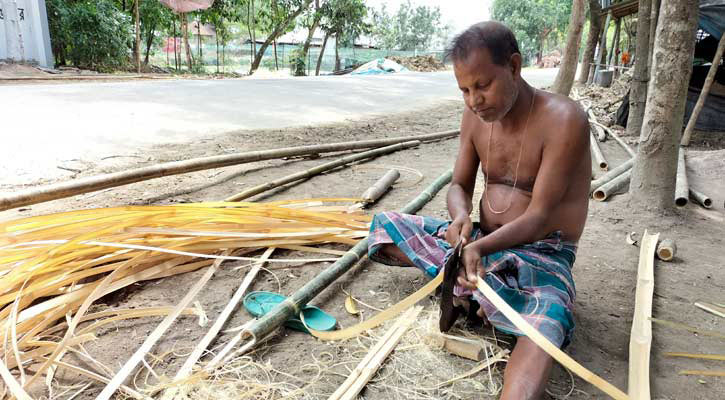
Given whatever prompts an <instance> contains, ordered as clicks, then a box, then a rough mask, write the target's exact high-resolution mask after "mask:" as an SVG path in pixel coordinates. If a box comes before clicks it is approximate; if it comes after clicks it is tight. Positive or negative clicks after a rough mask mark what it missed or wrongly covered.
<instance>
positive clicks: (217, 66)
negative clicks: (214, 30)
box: [214, 34, 219, 74]
mask: <svg viewBox="0 0 725 400" xmlns="http://www.w3.org/2000/svg"><path fill="white" fill-rule="evenodd" d="M214 37H215V38H216V73H217V74H218V73H219V35H218V34H217V35H214Z"/></svg>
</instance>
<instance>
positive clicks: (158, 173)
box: [0, 130, 459, 211]
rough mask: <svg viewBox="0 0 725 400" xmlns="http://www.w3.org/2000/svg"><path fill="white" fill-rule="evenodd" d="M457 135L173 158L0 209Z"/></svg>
mask: <svg viewBox="0 0 725 400" xmlns="http://www.w3.org/2000/svg"><path fill="white" fill-rule="evenodd" d="M458 134H459V131H458V130H452V131H446V132H438V133H430V134H425V135H415V136H407V137H396V138H387V139H375V140H363V141H356V142H344V143H331V144H323V145H312V146H301V147H287V148H281V149H274V150H260V151H252V152H247V153H237V154H228V155H222V156H211V157H202V158H195V159H191V160H185V161H175V162H170V163H164V164H157V165H152V166H148V167H142V168H136V169H131V170H126V171H121V172H114V173H110V174H105V175H99V176H91V177H88V178H80V179H74V180H72V181H70V182H61V183H57V184H52V185H48V186H44V187H40V188H32V189H26V190H18V191H15V192H14V193H11V194H6V195H4V196H2V197H0V211H3V210H8V209H11V208H16V207H21V206H27V205H30V204H37V203H42V202H45V201H50V200H56V199H61V198H65V197H70V196H75V195H78V194H82V193H88V192H93V191H96V190H101V189H106V188H111V187H117V186H122V185H127V184H129V183H134V182H140V181H144V180H149V179H154V178H160V177H163V176H171V175H177V174H183V173H187V172H194V171H201V170H205V169H213V168H221V167H228V166H231V165H238V164H244V163H249V162H254V161H263V160H270V159H278V158H284V157H294V156H303V155H310V154H320V153H330V152H336V151H346V150H357V149H366V148H372V147H382V146H389V145H391V144H396V143H403V142H409V141H411V140H419V141H421V142H426V141H432V140H440V139H445V138H451V137H454V136H458Z"/></svg>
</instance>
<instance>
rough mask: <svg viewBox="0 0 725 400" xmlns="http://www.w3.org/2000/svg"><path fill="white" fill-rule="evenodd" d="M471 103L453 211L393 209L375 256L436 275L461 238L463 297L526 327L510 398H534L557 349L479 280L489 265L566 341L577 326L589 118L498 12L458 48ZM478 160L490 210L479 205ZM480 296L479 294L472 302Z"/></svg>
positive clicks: (549, 333)
mask: <svg viewBox="0 0 725 400" xmlns="http://www.w3.org/2000/svg"><path fill="white" fill-rule="evenodd" d="M448 54H449V57H450V59H451V60H452V61H453V66H454V73H455V76H456V80H457V82H458V86H459V88H460V89H461V92H462V94H463V99H464V100H465V103H466V109H465V111H464V112H463V118H462V122H461V138H460V140H461V142H460V148H459V153H458V158H457V159H456V163H455V169H454V174H453V181H452V183H451V186H450V189H449V190H448V212H449V214H450V217H451V221H450V222H446V221H440V220H436V219H433V218H428V217H419V216H412V215H403V214H399V213H394V212H385V213H381V214H378V215H376V216H375V218H374V220H373V223H372V226H371V228H370V230H371V235H370V247H369V254H370V256H371V258H373V259H375V260H378V261H382V262H385V263H388V264H398V265H412V266H416V267H418V268H420V269H422V270H423V271H425V272H426V273H428V274H429V275H430V276H435V275H436V274H437V273H438V272H439V271H440V269H441V267H442V265H444V263H445V260H446V259H447V257H449V256H450V254H451V253H452V247H453V246H454V245H455V244H456V243H457V242H458V240H459V239H460V240H462V241H463V242H464V245H465V247H464V248H463V254H462V262H463V265H464V266H465V269H464V268H461V272H460V275H459V277H458V282H457V285H456V287H455V289H454V294H455V296H456V299H457V304H460V305H461V306H463V307H466V308H470V307H474V306H478V313H479V315H481V316H482V317H485V318H486V319H487V320H488V321H489V322H490V323H491V324H492V325H493V326H494V327H495V328H497V329H499V330H501V331H504V332H506V333H511V334H514V335H516V336H518V340H517V343H516V345H515V347H514V350H513V353H512V354H511V359H510V360H509V362H508V365H507V366H506V371H505V374H504V388H503V393H502V395H501V398H502V399H516V400H521V399H536V398H539V397H540V396H541V395H542V393H543V391H544V388H545V385H546V382H547V379H548V376H549V371H550V369H551V365H552V359H551V358H550V357H549V356H548V355H547V354H546V353H545V352H544V351H543V350H541V349H540V348H539V347H538V346H537V345H536V344H534V342H532V341H531V340H530V339H529V338H527V337H525V336H522V333H521V332H520V331H519V330H518V329H516V327H515V326H513V325H512V324H511V323H510V322H509V321H508V319H506V318H505V317H504V316H503V315H501V313H500V312H499V311H498V310H497V309H496V307H495V306H493V305H492V304H490V303H489V302H488V301H487V300H486V299H485V298H484V297H483V295H482V294H481V293H480V292H478V290H476V286H475V282H476V276H477V275H478V276H481V277H482V278H483V279H484V280H485V281H486V282H487V283H488V284H489V285H490V286H491V287H492V288H493V289H494V290H495V291H496V292H497V293H498V294H499V295H501V297H503V299H504V300H506V301H507V302H508V303H509V304H510V305H511V306H512V307H513V308H514V309H516V310H517V311H518V312H519V313H521V314H522V315H523V317H524V318H525V319H526V320H527V321H528V322H530V323H531V324H532V325H533V326H534V327H536V328H537V329H538V330H539V331H540V332H541V333H542V334H543V335H544V336H546V337H547V338H548V339H549V340H551V341H552V342H553V343H554V344H556V345H557V346H560V347H563V346H566V345H567V344H568V343H569V341H570V340H571V334H572V331H573V329H574V320H573V316H572V310H573V302H574V296H575V290H574V281H573V279H572V276H571V267H572V266H573V264H574V259H575V255H576V243H577V241H578V240H579V237H580V236H581V234H582V230H583V229H584V223H585V221H586V216H587V205H588V193H589V181H590V176H591V175H590V174H591V159H590V154H589V124H588V122H587V118H586V116H585V114H584V112H583V111H582V110H581V109H580V108H579V107H578V106H577V105H576V104H575V103H574V102H572V101H571V100H570V99H568V98H566V97H563V96H559V95H555V94H551V93H547V92H544V91H541V90H537V89H535V88H533V87H531V86H530V85H529V84H528V83H526V81H524V80H523V79H522V78H521V62H522V60H521V54H520V52H519V49H518V44H517V42H516V38H515V37H514V35H513V33H512V32H511V31H510V30H509V29H508V28H507V27H506V26H504V25H502V24H500V23H497V22H483V23H479V24H476V25H473V26H471V27H470V28H469V29H467V30H466V31H465V32H463V33H462V34H460V35H459V36H458V37H456V38H455V39H454V41H453V43H452V45H451V47H450V49H449V52H448ZM479 166H480V167H481V169H482V172H483V175H484V178H483V181H484V193H483V196H482V198H481V200H480V202H479V207H480V215H481V221H480V223H473V222H472V221H471V218H470V216H469V215H470V214H471V211H472V208H473V204H472V197H473V190H474V187H475V183H476V176H477V174H478V169H479ZM471 300H475V301H471Z"/></svg>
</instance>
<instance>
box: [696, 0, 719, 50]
mask: <svg viewBox="0 0 725 400" xmlns="http://www.w3.org/2000/svg"><path fill="white" fill-rule="evenodd" d="M699 25H700V29H702V30H703V31H705V32H707V33H709V34H710V35H712V36H713V37H714V38H715V39H717V40H720V36H722V33H723V32H725V0H700V20H699Z"/></svg>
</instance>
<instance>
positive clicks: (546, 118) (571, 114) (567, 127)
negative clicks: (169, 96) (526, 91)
mask: <svg viewBox="0 0 725 400" xmlns="http://www.w3.org/2000/svg"><path fill="white" fill-rule="evenodd" d="M540 93H541V94H542V98H543V100H544V101H543V102H542V106H541V108H540V110H539V115H540V116H541V120H540V121H541V123H542V124H543V125H544V126H546V127H547V128H549V129H546V132H547V134H548V137H549V138H550V139H553V140H557V141H558V140H566V141H569V140H572V139H579V140H581V139H582V137H588V135H589V119H588V118H587V114H586V113H585V112H584V110H583V109H582V108H581V106H580V105H579V104H578V103H576V102H575V101H574V100H572V99H570V98H569V97H566V96H562V95H559V94H555V93H550V92H544V91H541V92H540ZM586 142H587V144H588V141H586Z"/></svg>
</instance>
